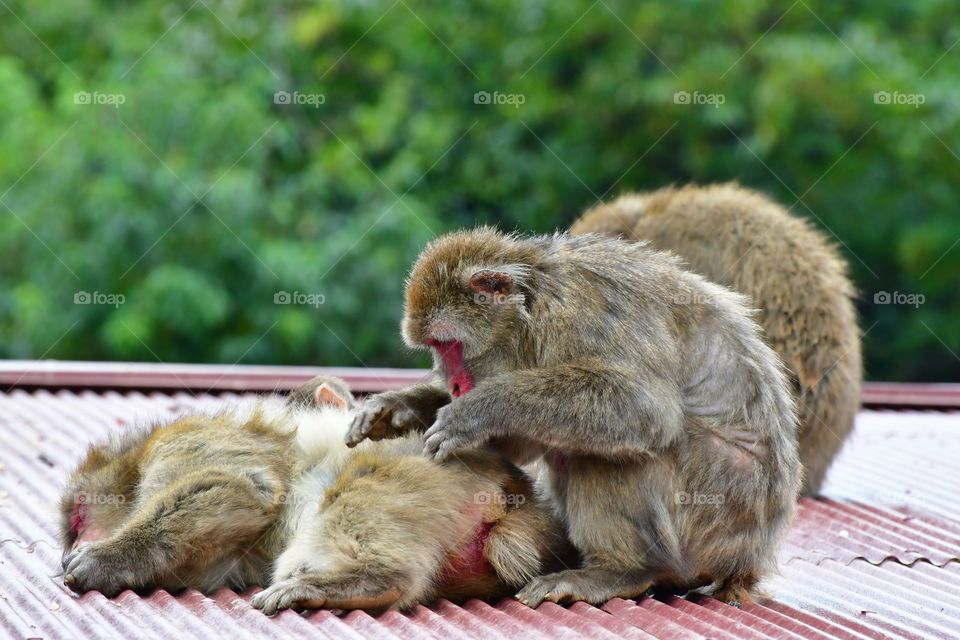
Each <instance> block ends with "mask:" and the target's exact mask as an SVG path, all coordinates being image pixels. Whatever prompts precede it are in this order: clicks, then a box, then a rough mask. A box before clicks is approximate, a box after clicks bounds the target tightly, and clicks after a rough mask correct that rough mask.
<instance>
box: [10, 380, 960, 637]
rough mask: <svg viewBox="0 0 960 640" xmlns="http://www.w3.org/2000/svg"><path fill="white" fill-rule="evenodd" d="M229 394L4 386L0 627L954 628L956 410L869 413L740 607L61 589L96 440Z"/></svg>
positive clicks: (537, 632)
mask: <svg viewBox="0 0 960 640" xmlns="http://www.w3.org/2000/svg"><path fill="white" fill-rule="evenodd" d="M221 399H222V397H221V398H217V397H214V396H210V395H201V396H199V397H193V396H190V395H188V394H186V393H182V392H179V393H174V394H173V395H165V394H161V393H150V394H144V393H141V392H126V393H119V392H116V391H106V392H93V391H84V392H71V391H48V390H42V389H41V390H34V391H30V392H28V391H24V390H16V389H15V390H13V391H10V392H8V393H6V394H0V635H9V636H10V637H15V638H28V637H47V638H61V637H64V638H75V637H104V638H114V637H115V638H131V637H137V638H140V637H157V638H171V637H185V636H186V637H204V638H207V637H217V636H224V637H231V638H233V637H236V638H256V637H263V636H271V637H278V638H302V637H323V638H327V637H333V638H361V637H376V638H381V637H382V638H413V637H440V638H444V640H452V639H455V638H473V637H482V638H509V637H517V636H523V637H532V638H551V639H553V638H575V637H584V636H588V637H594V638H618V637H626V638H650V637H661V638H663V637H670V638H673V637H678V638H744V637H746V638H886V637H907V638H957V637H960V515H958V511H957V508H956V506H955V505H956V493H957V491H958V490H960V462H958V461H957V458H958V457H960V456H958V453H960V413H950V412H940V413H935V412H916V411H912V412H898V411H864V412H862V413H861V414H860V416H859V419H858V424H857V429H856V431H855V434H854V436H853V438H852V439H851V441H850V443H849V444H848V445H847V447H846V448H845V450H844V451H843V453H842V454H841V458H840V459H839V460H838V462H837V464H836V465H835V466H834V469H833V470H832V472H831V475H830V478H829V481H828V483H827V485H826V488H825V495H826V496H827V497H826V498H823V499H819V500H809V499H804V500H803V501H802V502H801V506H800V513H799V517H798V519H797V522H796V524H795V525H794V527H793V529H792V530H791V532H790V534H789V536H788V538H787V540H786V542H785V543H784V545H783V548H782V550H781V553H780V561H781V562H780V563H781V575H779V576H777V577H775V578H773V579H771V580H769V581H768V582H767V583H766V584H765V588H766V590H767V592H768V593H769V594H770V595H771V599H770V600H769V601H768V602H766V603H764V604H762V605H761V604H753V605H747V606H746V607H744V609H742V610H738V609H735V608H733V607H730V606H728V605H725V604H722V603H720V602H717V601H715V600H712V599H710V598H708V597H705V596H690V597H689V598H687V599H684V598H678V597H673V596H664V597H657V598H647V599H642V600H639V601H637V602H633V601H628V600H613V601H611V602H609V603H607V604H606V605H605V606H603V607H600V608H597V607H591V606H588V605H584V604H582V603H581V604H576V605H573V606H571V607H560V606H557V605H554V604H550V603H547V604H544V605H542V606H541V607H540V608H539V609H537V610H535V611H534V610H530V609H527V608H526V607H524V606H522V605H520V604H518V603H516V602H514V601H512V600H503V601H501V602H498V603H495V604H487V603H484V602H480V601H471V602H468V603H466V604H465V605H463V606H456V605H454V604H451V603H450V602H446V601H442V602H439V603H436V604H434V605H432V606H429V607H417V608H416V609H415V610H413V611H412V612H410V613H407V614H400V613H395V612H394V613H387V614H384V615H381V616H379V617H372V616H370V615H368V614H366V613H363V612H353V613H350V614H349V615H346V616H344V617H337V616H335V615H333V614H331V613H329V612H314V613H311V614H306V615H301V614H297V613H294V612H285V613H282V614H280V615H278V616H276V617H274V618H267V617H266V616H263V615H262V614H260V613H259V612H258V611H256V610H254V609H252V608H250V606H249V604H248V602H247V601H248V600H249V596H250V594H251V593H252V591H251V592H250V593H246V594H239V595H238V594H235V593H233V592H231V591H229V590H225V589H224V590H221V591H219V592H217V593H215V594H212V595H211V596H204V595H202V594H200V593H197V592H196V591H187V592H184V593H181V594H178V595H176V596H171V595H170V594H168V593H166V592H162V591H158V592H155V593H153V594H152V595H150V596H148V597H140V596H137V595H135V594H133V593H131V592H125V593H123V594H121V595H120V596H119V597H117V598H115V599H113V600H108V599H106V598H104V597H103V596H102V595H100V594H99V593H88V594H86V595H84V596H83V597H80V598H78V597H76V596H74V595H73V594H71V593H70V592H69V591H68V590H67V589H66V588H65V587H63V586H62V584H61V583H62V576H61V575H60V569H59V555H60V551H59V548H58V545H57V544H56V542H55V537H56V526H55V523H56V517H55V504H56V500H57V498H58V496H59V491H60V488H61V486H62V483H63V481H64V477H65V475H66V473H67V471H68V470H69V469H71V468H72V466H73V465H74V464H75V463H76V461H77V458H78V457H79V456H80V455H81V453H82V452H83V451H84V449H85V448H86V446H87V444H88V443H89V442H90V441H92V440H95V439H99V438H101V437H102V436H103V435H104V434H106V433H107V432H109V431H110V430H111V429H117V428H122V427H123V426H124V425H125V424H128V423H130V422H137V421H140V420H146V419H148V418H150V417H155V416H157V415H162V414H163V413H164V412H167V411H171V410H175V409H179V408H182V407H184V406H203V405H209V404H211V403H216V402H220V401H221Z"/></svg>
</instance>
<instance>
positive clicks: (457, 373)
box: [402, 228, 530, 396]
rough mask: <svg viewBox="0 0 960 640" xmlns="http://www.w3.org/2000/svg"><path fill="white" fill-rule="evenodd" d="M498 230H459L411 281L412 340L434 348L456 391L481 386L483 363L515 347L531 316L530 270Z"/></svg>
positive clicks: (406, 325) (429, 254)
mask: <svg viewBox="0 0 960 640" xmlns="http://www.w3.org/2000/svg"><path fill="white" fill-rule="evenodd" d="M514 253H516V248H515V245H514V243H513V242H512V241H511V239H510V238H509V237H508V236H504V235H502V234H500V233H498V232H496V231H495V230H493V229H490V228H481V229H477V230H474V231H464V232H459V233H452V234H449V235H446V236H443V237H441V238H438V239H437V240H435V241H434V242H433V243H431V244H430V245H429V246H428V247H427V248H426V249H425V250H424V252H423V253H422V254H421V256H420V258H419V260H417V262H416V264H415V265H414V267H413V270H412V271H411V273H410V276H409V278H408V279H407V291H406V306H405V309H404V318H403V323H402V333H403V337H404V341H405V342H406V343H407V345H408V346H410V347H412V348H416V349H424V348H427V349H432V350H433V352H434V357H435V361H436V363H437V365H438V366H439V367H441V368H442V369H443V370H444V372H445V373H446V375H447V380H448V382H450V384H451V393H452V394H453V395H454V396H458V395H462V394H463V393H465V392H466V391H469V389H470V388H472V386H473V382H474V377H475V376H476V375H478V374H479V373H481V372H482V369H483V368H484V367H483V366H482V361H483V360H485V359H487V357H488V356H489V354H491V352H494V351H496V350H497V349H498V348H499V347H509V345H511V344H512V342H513V341H514V340H515V339H516V335H517V333H518V329H519V327H520V325H521V323H522V322H524V321H525V319H526V318H527V306H526V305H527V295H526V280H527V278H528V277H529V274H530V267H529V266H528V265H527V264H525V263H524V262H522V261H521V260H522V256H515V255H513V254H514Z"/></svg>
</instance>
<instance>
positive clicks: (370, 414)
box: [346, 406, 386, 447]
mask: <svg viewBox="0 0 960 640" xmlns="http://www.w3.org/2000/svg"><path fill="white" fill-rule="evenodd" d="M385 410H386V407H383V406H380V407H369V408H367V407H362V408H361V409H360V410H359V411H358V412H357V415H355V416H354V418H353V422H351V423H350V428H349V429H347V437H346V443H347V446H348V447H355V446H357V445H358V444H360V443H361V442H363V441H364V440H365V439H366V438H367V437H368V436H370V432H371V431H372V430H373V426H374V424H376V422H378V421H379V420H380V419H381V418H382V416H383V413H384V411H385Z"/></svg>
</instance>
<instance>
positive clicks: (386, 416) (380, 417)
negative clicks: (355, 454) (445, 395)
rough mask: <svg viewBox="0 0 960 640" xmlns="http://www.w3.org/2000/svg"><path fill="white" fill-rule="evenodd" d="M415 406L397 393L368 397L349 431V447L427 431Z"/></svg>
mask: <svg viewBox="0 0 960 640" xmlns="http://www.w3.org/2000/svg"><path fill="white" fill-rule="evenodd" d="M426 426H427V425H425V424H423V423H422V421H421V420H420V416H419V413H418V412H417V410H416V409H415V407H413V406H411V405H410V403H408V402H406V401H405V400H404V397H403V396H402V395H401V394H399V393H396V392H387V393H381V394H379V395H376V396H373V397H372V398H369V399H368V400H367V401H366V402H364V403H363V404H361V405H360V407H359V408H358V409H357V413H356V416H354V418H353V422H352V423H351V424H350V428H349V429H348V430H347V438H346V442H347V446H348V447H355V446H357V445H358V444H360V443H361V442H363V441H364V440H367V439H370V440H384V439H387V438H397V437H399V436H402V435H404V434H406V433H409V432H410V431H414V430H417V429H424V428H426Z"/></svg>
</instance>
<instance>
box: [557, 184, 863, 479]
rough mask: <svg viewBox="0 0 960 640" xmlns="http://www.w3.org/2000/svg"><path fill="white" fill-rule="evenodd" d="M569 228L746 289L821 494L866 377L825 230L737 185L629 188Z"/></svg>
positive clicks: (808, 475)
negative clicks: (668, 255)
mask: <svg viewBox="0 0 960 640" xmlns="http://www.w3.org/2000/svg"><path fill="white" fill-rule="evenodd" d="M570 231H571V233H573V234H583V233H604V234H608V235H614V236H621V237H624V238H627V239H629V240H645V241H647V242H649V244H650V246H651V247H653V248H655V249H658V250H661V251H670V252H672V253H674V254H676V255H678V256H680V257H681V258H682V259H683V260H684V261H685V263H686V264H687V265H688V266H689V268H691V269H692V270H693V271H696V272H697V273H699V274H701V275H703V276H704V277H706V278H708V279H710V280H712V281H714V282H717V283H719V284H722V285H725V286H728V287H731V288H733V289H735V290H737V291H740V292H741V293H745V294H747V295H748V296H749V297H750V299H751V303H752V304H753V305H754V306H756V307H757V308H758V309H759V311H760V314H759V318H758V320H759V322H760V325H761V326H762V327H763V328H764V331H765V332H766V336H767V340H768V341H769V343H770V345H771V346H772V347H773V348H774V349H775V350H776V351H777V353H778V354H780V357H781V358H782V359H783V361H784V363H785V364H786V365H787V368H788V369H789V370H790V373H791V382H792V383H793V388H794V390H795V392H796V395H797V404H798V411H799V415H800V430H799V442H800V460H801V462H802V463H803V465H804V469H805V477H804V486H803V492H804V493H805V494H814V493H816V492H817V491H818V490H819V488H820V486H821V484H822V482H823V479H824V476H825V474H826V472H827V469H828V468H829V466H830V463H831V462H832V460H833V459H834V457H835V456H836V454H837V453H838V452H839V450H840V448H841V446H842V445H843V442H844V440H845V439H846V438H847V436H848V435H849V433H850V431H851V429H852V428H853V423H854V417H855V416H856V412H857V409H858V407H859V404H860V384H861V377H862V374H861V356H860V334H859V331H858V329H857V319H856V311H855V309H854V306H853V298H854V295H855V293H854V289H853V286H852V285H851V283H850V281H849V279H848V278H847V275H846V271H847V268H846V265H845V263H844V261H843V258H842V257H841V256H840V254H839V252H838V251H837V249H836V248H835V247H834V246H832V245H831V244H830V243H829V242H828V241H827V240H826V239H825V238H824V236H823V234H822V233H820V232H819V231H817V230H815V229H813V228H812V227H811V226H810V225H809V224H808V223H807V222H806V221H805V220H802V219H799V218H796V217H794V216H792V215H790V213H789V212H787V211H786V210H785V209H784V208H783V207H781V206H779V205H778V204H776V203H775V202H772V201H771V200H769V199H768V198H766V197H764V196H763V195H761V194H758V193H756V192H753V191H749V190H747V189H743V188H741V187H739V186H737V185H734V184H722V185H713V186H708V187H697V186H687V187H684V188H681V189H675V188H667V189H661V190H658V191H653V192H650V193H640V194H630V195H624V196H621V197H620V198H618V199H616V200H614V201H613V202H611V203H609V204H604V205H599V206H596V207H594V208H592V209H590V210H589V211H587V212H586V213H584V214H583V216H582V217H581V218H580V219H579V220H577V221H576V222H575V223H574V224H573V226H572V227H571V230H570Z"/></svg>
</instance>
